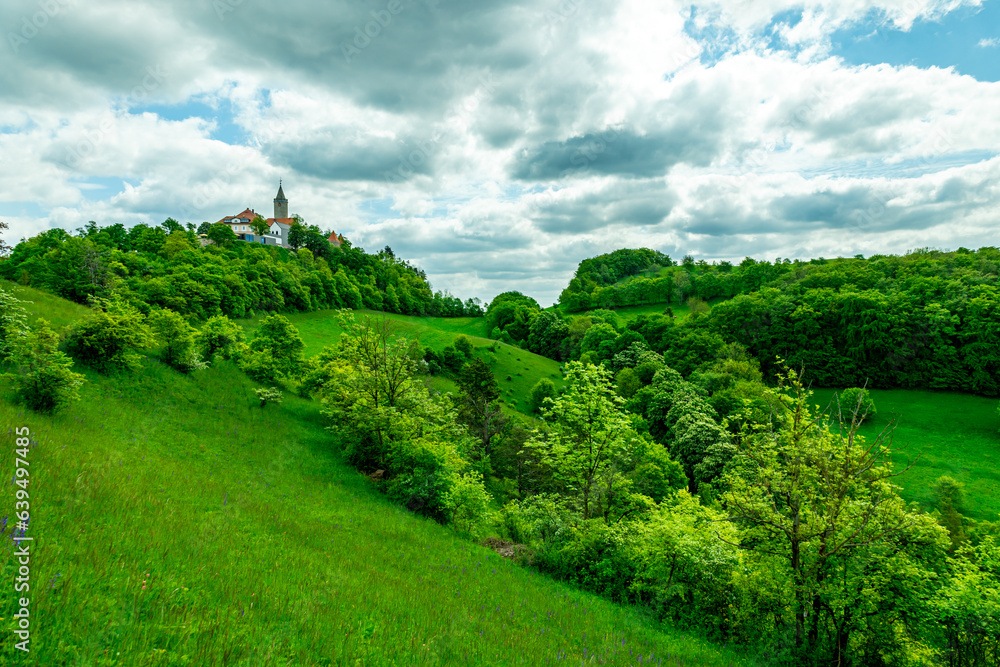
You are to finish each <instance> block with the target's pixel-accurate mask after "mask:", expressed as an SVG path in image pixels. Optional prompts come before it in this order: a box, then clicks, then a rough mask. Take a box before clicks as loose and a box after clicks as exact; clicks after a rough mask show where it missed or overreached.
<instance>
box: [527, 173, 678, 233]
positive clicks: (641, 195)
mask: <svg viewBox="0 0 1000 667" xmlns="http://www.w3.org/2000/svg"><path fill="white" fill-rule="evenodd" d="M538 201H539V203H538V204H537V205H536V206H534V207H532V208H530V209H529V211H528V215H529V217H530V219H531V220H532V221H533V222H534V223H535V226H537V227H538V229H540V230H541V231H543V232H546V233H548V234H554V235H573V234H580V233H587V232H593V231H595V230H598V229H603V228H621V227H631V228H641V227H649V226H655V225H657V224H659V223H660V222H662V221H663V219H664V218H665V217H667V216H668V215H670V211H671V210H672V209H673V206H674V204H675V203H676V201H677V198H676V195H675V194H674V193H673V192H672V191H671V190H670V189H669V188H668V187H667V186H666V185H665V184H664V182H663V181H622V182H616V183H613V184H611V185H607V186H605V187H602V188H600V189H597V190H593V191H589V192H585V193H583V194H580V195H579V196H573V197H570V196H552V197H550V198H540V199H539V200H538Z"/></svg>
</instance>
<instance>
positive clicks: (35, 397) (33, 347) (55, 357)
mask: <svg viewBox="0 0 1000 667" xmlns="http://www.w3.org/2000/svg"><path fill="white" fill-rule="evenodd" d="M13 359H14V361H13V364H12V365H13V373H11V375H10V377H11V378H12V380H13V385H14V398H15V401H17V402H18V403H23V404H24V405H26V406H27V407H28V408H29V409H31V410H36V411H38V412H55V411H56V410H58V409H59V408H61V407H63V406H64V405H66V404H68V403H69V402H70V401H78V400H80V393H79V389H80V387H81V386H82V385H83V376H82V375H80V374H79V373H74V372H73V371H71V370H70V367H71V366H72V365H73V361H72V360H71V359H70V358H69V357H67V356H66V355H65V354H63V353H62V352H60V351H59V337H58V336H56V334H55V333H54V332H53V331H52V330H51V329H50V328H49V326H48V322H46V321H45V320H39V321H38V330H37V331H35V332H34V333H29V334H28V335H27V336H24V337H22V338H20V339H19V340H18V342H17V345H16V347H15V348H14V355H13Z"/></svg>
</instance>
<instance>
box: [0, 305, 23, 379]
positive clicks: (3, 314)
mask: <svg viewBox="0 0 1000 667" xmlns="http://www.w3.org/2000/svg"><path fill="white" fill-rule="evenodd" d="M26 335H28V323H27V314H26V313H25V310H24V307H23V306H22V305H21V301H20V299H18V298H16V297H15V296H14V295H13V294H11V293H10V292H8V291H7V290H5V289H3V288H2V287H0V362H3V361H4V360H6V359H7V358H9V357H10V355H11V353H12V352H13V350H14V347H15V346H16V345H17V342H18V341H19V340H20V339H21V338H23V337H24V336H26Z"/></svg>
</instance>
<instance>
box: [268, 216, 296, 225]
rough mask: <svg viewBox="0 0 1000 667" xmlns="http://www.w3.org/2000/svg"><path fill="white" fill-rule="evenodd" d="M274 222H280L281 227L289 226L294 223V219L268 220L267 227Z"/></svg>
mask: <svg viewBox="0 0 1000 667" xmlns="http://www.w3.org/2000/svg"><path fill="white" fill-rule="evenodd" d="M276 222H280V223H281V224H283V225H291V224H292V223H293V222H295V218H268V219H267V224H269V225H271V224H274V223H276Z"/></svg>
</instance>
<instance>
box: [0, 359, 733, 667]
mask: <svg viewBox="0 0 1000 667" xmlns="http://www.w3.org/2000/svg"><path fill="white" fill-rule="evenodd" d="M311 344H315V343H311ZM313 349H315V348H313ZM87 377H88V383H87V384H86V385H85V387H84V389H83V392H82V393H83V400H82V401H80V402H78V403H76V404H74V405H73V406H72V407H71V408H69V409H68V410H67V411H65V412H64V413H61V414H59V415H57V416H56V417H53V418H48V417H40V416H36V415H33V414H25V412H24V411H22V410H21V409H20V408H18V407H15V406H12V405H11V404H10V403H9V400H8V399H9V396H7V395H6V393H7V391H6V388H4V391H3V392H2V394H3V395H2V397H0V427H2V428H4V429H6V430H7V431H8V433H9V434H11V435H9V441H8V445H10V446H7V447H3V448H2V449H0V451H2V454H0V470H2V471H4V474H7V473H9V472H10V471H12V470H13V469H14V461H13V455H14V452H13V435H12V430H13V429H14V428H16V427H24V426H27V427H28V428H30V429H31V438H32V445H31V447H30V453H29V459H30V470H31V477H30V492H31V511H32V519H31V523H30V527H29V530H28V532H29V535H30V536H32V537H33V538H34V542H33V546H32V559H31V575H30V577H31V579H30V581H31V592H30V595H31V618H32V619H33V620H32V623H33V624H32V630H33V634H32V652H31V653H30V654H28V655H26V656H25V655H22V654H20V653H18V654H17V655H15V654H14V649H13V646H12V644H13V642H11V641H10V640H9V638H10V637H11V636H12V635H11V633H10V631H11V629H13V625H14V622H13V621H12V620H11V615H12V613H13V612H14V609H13V599H12V597H13V596H11V595H8V593H7V592H5V593H4V594H3V596H2V600H3V602H2V606H0V630H2V632H3V634H4V635H5V636H7V637H8V640H7V641H4V642H3V643H2V645H0V663H2V664H29V665H45V666H46V667H51V666H56V665H171V666H173V665H191V666H192V667H194V666H197V667H204V666H209V665H341V664H362V665H389V664H393V665H438V664H440V665H444V664H448V665H453V664H459V665H461V664H469V665H482V664H490V665H514V664H547V663H549V662H553V661H555V660H557V659H566V658H568V659H571V660H574V661H576V660H583V659H591V658H595V657H596V656H599V657H600V658H599V659H600V661H601V662H604V663H605V664H626V663H628V664H632V663H635V662H636V661H637V657H638V656H639V655H640V654H641V655H644V656H647V657H648V656H652V661H653V662H654V663H655V664H660V662H659V661H660V660H663V659H665V663H669V664H671V665H674V664H699V665H700V664H709V665H725V664H746V663H745V661H743V660H741V659H739V658H737V657H736V656H734V655H732V654H731V653H729V652H727V651H724V650H722V649H719V648H717V647H715V646H712V645H710V644H707V643H704V642H702V641H699V640H697V639H693V638H691V637H689V636H686V635H683V634H680V633H678V632H674V631H671V630H669V629H665V628H662V627H656V626H655V625H654V624H653V623H652V622H651V621H649V620H648V619H646V618H645V617H643V616H642V615H640V614H639V613H638V612H636V611H634V610H631V609H626V608H621V607H618V606H615V605H612V604H610V603H607V602H605V601H602V600H600V599H598V598H596V597H593V596H590V595H584V594H581V593H578V592H576V591H574V590H572V589H570V588H568V587H566V586H563V585H560V584H557V583H554V582H552V581H550V580H548V579H546V578H543V577H540V576H538V575H536V574H533V573H531V572H530V571H528V570H526V569H522V568H519V567H514V566H511V565H510V564H508V563H507V562H505V561H503V560H501V559H499V558H498V557H497V556H495V555H494V554H493V553H492V552H491V551H489V550H487V549H485V548H482V547H478V546H475V545H472V544H470V543H468V542H466V541H463V540H461V539H459V538H458V537H456V536H455V535H454V534H453V533H451V532H450V530H448V529H446V528H444V527H441V526H439V525H437V524H435V523H433V522H431V521H428V520H424V519H420V518H417V517H415V516H413V515H411V514H409V513H407V512H405V511H403V510H401V509H399V508H396V507H394V506H392V505H391V504H390V503H389V502H388V501H386V500H385V499H384V498H383V497H382V496H380V495H379V494H378V493H377V492H376V491H375V490H373V489H372V487H371V485H372V484H373V483H372V482H369V481H368V480H367V479H365V478H362V477H360V476H359V475H358V474H357V473H355V472H353V471H352V470H350V469H348V468H347V467H345V466H343V465H341V464H339V463H338V462H337V460H336V457H335V455H334V452H333V449H334V448H333V443H332V442H331V438H330V435H329V433H328V432H327V431H326V430H325V429H324V428H323V424H322V422H321V419H320V416H319V414H318V409H317V405H316V404H315V403H311V402H307V401H304V400H301V399H298V398H295V397H287V398H286V400H285V403H284V404H283V405H281V406H273V405H271V406H268V407H267V408H265V409H261V408H260V407H259V404H258V403H257V402H256V401H255V399H254V397H253V394H252V388H253V387H252V383H250V382H249V381H248V380H247V378H246V377H245V376H244V375H242V374H241V373H240V372H238V371H237V369H235V368H234V367H233V366H231V365H228V364H225V363H223V364H220V365H219V366H217V367H214V368H211V369H208V370H206V371H199V372H197V373H195V374H193V375H191V376H183V375H180V374H179V373H177V372H175V371H173V370H171V369H169V368H166V367H165V366H164V365H163V364H162V363H160V362H158V361H157V360H156V359H154V358H148V359H146V360H145V361H144V364H143V368H142V371H141V372H140V373H137V374H136V375H133V376H126V377H117V378H106V377H101V376H98V375H95V374H93V373H90V372H88V373H87ZM3 488H4V491H3V493H2V494H0V495H2V496H3V499H2V502H3V506H4V510H3V511H2V513H0V515H2V514H7V513H8V508H12V507H13V503H14V498H13V495H14V492H13V487H11V486H10V485H4V487H3ZM11 528H12V521H8V523H7V524H6V529H5V532H4V533H3V536H2V540H3V543H4V546H5V548H3V549H0V570H2V578H3V580H4V581H6V582H8V584H7V585H10V582H11V581H12V577H13V569H14V559H13V558H12V549H11V539H10V538H11Z"/></svg>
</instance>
